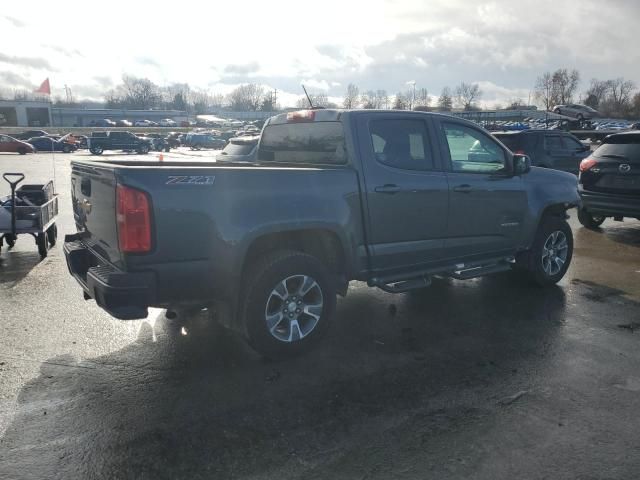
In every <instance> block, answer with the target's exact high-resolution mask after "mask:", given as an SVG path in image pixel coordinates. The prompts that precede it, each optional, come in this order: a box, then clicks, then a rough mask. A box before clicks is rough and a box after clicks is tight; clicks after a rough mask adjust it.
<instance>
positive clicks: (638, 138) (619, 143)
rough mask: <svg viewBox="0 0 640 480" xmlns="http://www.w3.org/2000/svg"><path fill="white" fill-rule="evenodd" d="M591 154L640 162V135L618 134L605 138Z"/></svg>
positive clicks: (629, 161)
mask: <svg viewBox="0 0 640 480" xmlns="http://www.w3.org/2000/svg"><path fill="white" fill-rule="evenodd" d="M592 156H594V157H605V158H606V157H611V158H618V159H619V160H621V161H624V162H628V163H640V135H618V136H614V137H611V138H607V139H606V140H605V143H603V144H602V145H600V147H599V148H598V149H597V150H596V151H595V152H594V153H593V154H592Z"/></svg>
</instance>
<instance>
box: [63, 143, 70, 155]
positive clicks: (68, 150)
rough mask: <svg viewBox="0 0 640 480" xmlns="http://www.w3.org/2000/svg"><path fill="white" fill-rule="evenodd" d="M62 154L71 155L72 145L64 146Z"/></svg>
mask: <svg viewBox="0 0 640 480" xmlns="http://www.w3.org/2000/svg"><path fill="white" fill-rule="evenodd" d="M62 153H71V145H64V146H63V147H62Z"/></svg>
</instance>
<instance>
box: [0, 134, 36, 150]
mask: <svg viewBox="0 0 640 480" xmlns="http://www.w3.org/2000/svg"><path fill="white" fill-rule="evenodd" d="M35 151H36V149H35V148H33V145H31V144H30V143H27V142H23V141H22V140H19V139H17V138H14V137H10V136H9V135H0V152H3V153H19V154H20V155H25V154H27V153H34V152H35Z"/></svg>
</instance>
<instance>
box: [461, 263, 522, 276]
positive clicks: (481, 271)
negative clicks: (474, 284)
mask: <svg viewBox="0 0 640 480" xmlns="http://www.w3.org/2000/svg"><path fill="white" fill-rule="evenodd" d="M507 270H511V264H510V263H507V262H504V263H496V264H494V265H487V266H484V267H475V268H469V269H466V270H458V271H455V272H451V273H450V274H449V276H450V277H451V278H455V279H456V280H469V279H470V278H476V277H482V276H484V275H488V274H490V273H498V272H506V271H507Z"/></svg>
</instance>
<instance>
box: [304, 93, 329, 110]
mask: <svg viewBox="0 0 640 480" xmlns="http://www.w3.org/2000/svg"><path fill="white" fill-rule="evenodd" d="M309 98H310V99H311V103H312V104H313V106H314V107H322V108H337V105H336V104H335V103H332V102H330V101H329V97H327V94H326V93H324V92H322V93H310V94H309ZM296 108H311V105H309V100H308V99H307V97H306V96H304V97H299V98H298V100H297V101H296Z"/></svg>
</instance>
